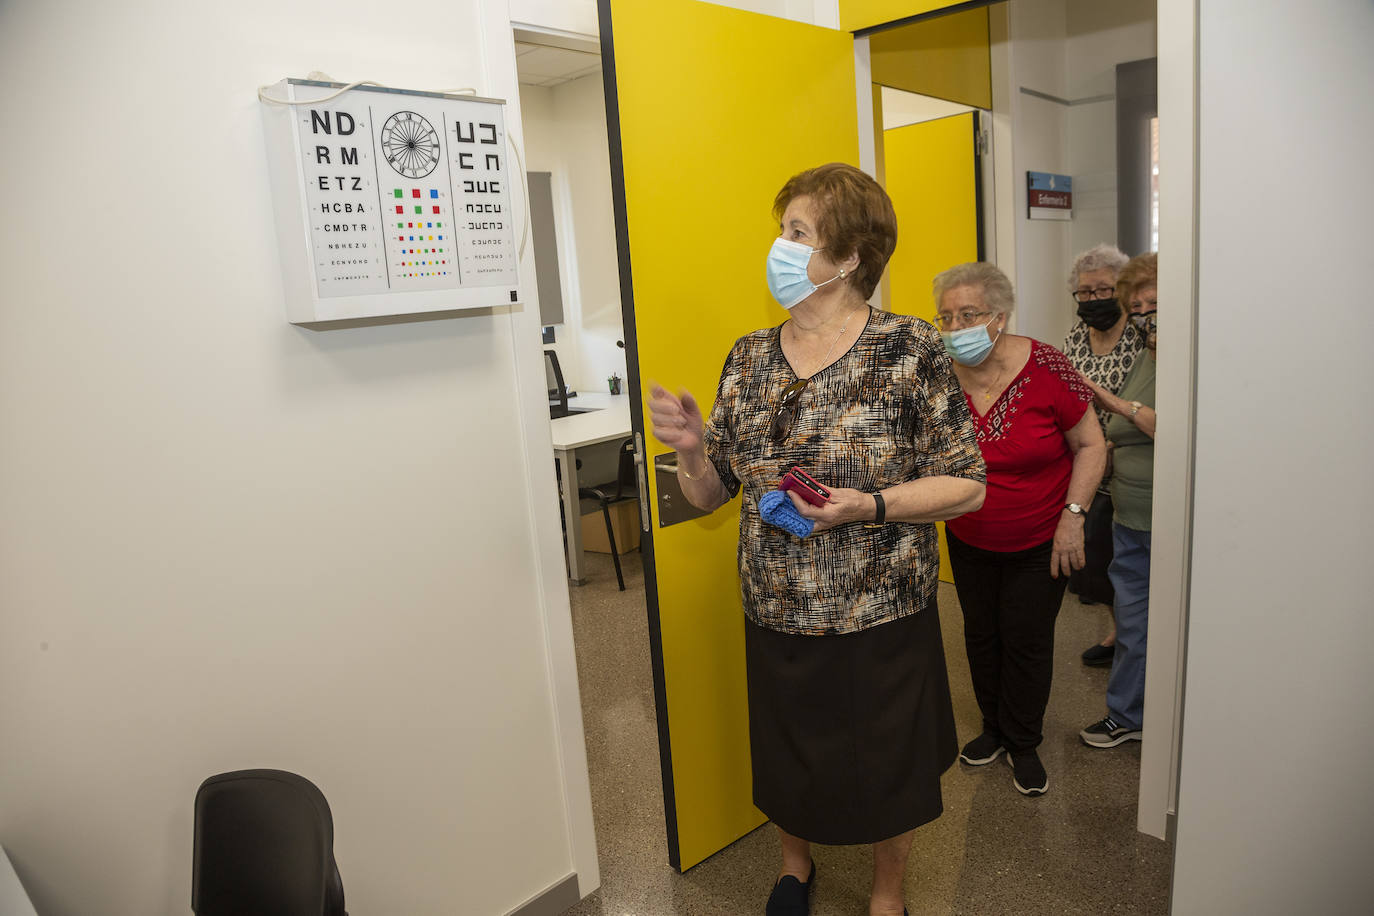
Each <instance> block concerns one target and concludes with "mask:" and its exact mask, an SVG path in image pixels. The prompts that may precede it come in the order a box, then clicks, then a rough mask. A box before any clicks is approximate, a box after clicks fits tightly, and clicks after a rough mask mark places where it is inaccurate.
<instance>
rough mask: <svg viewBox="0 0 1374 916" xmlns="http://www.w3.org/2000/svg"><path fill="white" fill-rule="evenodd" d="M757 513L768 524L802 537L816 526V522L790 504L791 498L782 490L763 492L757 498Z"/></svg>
mask: <svg viewBox="0 0 1374 916" xmlns="http://www.w3.org/2000/svg"><path fill="white" fill-rule="evenodd" d="M759 515H762V516H763V520H764V521H765V522H767V523H768V524H770V525H775V526H777V527H778V528H781V529H782V530H783V531H786V532H788V533H790V534H795V535H796V536H797V537H799V538H804V537H806V536H807V535H808V534H810V533H811V529H813V528H815V527H816V523H815V522H813V521H811V519H809V518H806V517H805V516H804V515H802V514H801V513H800V512H798V511H797V507H796V506H794V505H792V500H791V498H790V497H788V495H787V494H786V493H785V492H783V491H782V490H774V491H773V492H771V493H765V494H764V495H763V496H762V497H761V498H760V499H759Z"/></svg>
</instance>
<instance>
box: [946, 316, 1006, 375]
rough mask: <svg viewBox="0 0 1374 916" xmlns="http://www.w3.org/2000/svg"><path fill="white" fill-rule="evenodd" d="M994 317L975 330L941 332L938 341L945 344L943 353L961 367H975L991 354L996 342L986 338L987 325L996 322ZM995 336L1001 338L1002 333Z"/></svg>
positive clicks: (964, 329)
mask: <svg viewBox="0 0 1374 916" xmlns="http://www.w3.org/2000/svg"><path fill="white" fill-rule="evenodd" d="M996 318H997V316H996V315H994V316H992V318H989V319H988V323H987V324H980V325H978V326H977V327H975V328H963V329H961V330H958V331H941V332H940V339H941V340H943V341H944V342H945V352H946V353H948V354H949V357H950V359H952V360H954V361H955V362H956V363H958V364H959V365H961V366H976V365H978V364H979V363H981V362H982V361H983V360H985V359H987V358H988V354H989V353H991V352H992V346H993V344H995V343H996V342H997V341H996V339H995V338H991V337H988V325H990V324H992V322H993V321H994V320H996ZM997 336H998V337H1001V336H1002V332H1001V331H998V332H997Z"/></svg>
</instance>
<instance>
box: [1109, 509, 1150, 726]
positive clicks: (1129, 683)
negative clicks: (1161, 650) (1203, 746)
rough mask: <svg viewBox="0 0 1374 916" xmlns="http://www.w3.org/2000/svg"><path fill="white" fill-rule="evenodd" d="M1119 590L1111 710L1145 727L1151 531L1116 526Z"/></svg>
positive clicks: (1115, 583)
mask: <svg viewBox="0 0 1374 916" xmlns="http://www.w3.org/2000/svg"><path fill="white" fill-rule="evenodd" d="M1112 547H1113V549H1114V553H1113V555H1112V565H1111V566H1110V567H1109V568H1108V570H1107V575H1108V576H1109V577H1110V578H1111V580H1112V588H1114V589H1115V590H1116V603H1115V605H1114V606H1113V608H1112V612H1113V614H1114V615H1115V617H1116V653H1115V654H1114V655H1113V656H1112V674H1111V677H1110V678H1108V680H1107V712H1108V713H1110V714H1111V717H1112V718H1113V719H1115V720H1116V724H1118V725H1123V726H1125V727H1126V728H1134V729H1138V728H1140V727H1141V726H1142V725H1143V724H1144V721H1145V643H1146V637H1147V635H1148V633H1149V629H1150V532H1148V531H1137V530H1135V529H1134V528H1127V527H1126V526H1125V525H1118V524H1113V525H1112Z"/></svg>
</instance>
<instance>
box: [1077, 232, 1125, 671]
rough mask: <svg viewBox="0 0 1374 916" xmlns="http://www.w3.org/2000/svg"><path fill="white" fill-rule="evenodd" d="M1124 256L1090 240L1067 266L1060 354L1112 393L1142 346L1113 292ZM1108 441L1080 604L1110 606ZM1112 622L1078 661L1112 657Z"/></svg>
mask: <svg viewBox="0 0 1374 916" xmlns="http://www.w3.org/2000/svg"><path fill="white" fill-rule="evenodd" d="M1127 260H1128V259H1127V257H1126V255H1125V254H1124V253H1122V251H1121V249H1119V248H1117V247H1116V246H1115V245H1106V244H1102V245H1094V246H1093V247H1092V248H1089V249H1088V250H1087V251H1085V252H1083V253H1082V254H1080V255H1079V256H1078V257H1077V258H1075V259H1074V262H1073V269H1072V270H1071V271H1069V292H1070V293H1071V294H1072V295H1073V301H1074V308H1075V311H1076V312H1077V314H1078V323H1077V324H1075V325H1074V326H1073V327H1072V328H1071V329H1070V330H1069V333H1068V336H1067V337H1065V338H1064V355H1065V356H1067V357H1068V358H1069V362H1071V363H1073V365H1074V368H1075V369H1077V370H1078V371H1079V372H1081V373H1083V376H1084V377H1085V378H1086V379H1087V380H1088V381H1089V382H1091V383H1093V384H1094V385H1097V386H1099V387H1100V388H1102V389H1103V390H1104V391H1107V392H1110V393H1111V394H1117V393H1118V392H1120V391H1121V386H1122V385H1123V384H1125V382H1126V377H1127V376H1128V375H1130V374H1131V369H1132V368H1133V367H1134V366H1135V361H1136V357H1137V356H1139V355H1140V353H1141V351H1142V349H1143V348H1144V344H1143V341H1142V340H1141V339H1140V335H1139V334H1138V333H1136V330H1135V328H1134V327H1133V326H1132V325H1131V323H1130V322H1128V321H1127V320H1126V309H1125V308H1124V307H1123V301H1122V299H1121V297H1120V296H1118V295H1117V293H1118V290H1117V283H1116V278H1117V274H1118V273H1120V272H1121V268H1123V267H1125V266H1126V261H1127ZM1110 416H1111V414H1110V413H1108V412H1107V411H1106V410H1105V409H1104V408H1102V407H1098V408H1097V419H1098V422H1099V423H1100V424H1101V426H1102V431H1103V433H1104V434H1105V433H1106V431H1107V418H1108V417H1110ZM1111 447H1112V446H1111V443H1110V442H1109V443H1108V444H1107V454H1108V460H1107V472H1106V473H1105V474H1103V475H1102V483H1101V484H1099V485H1098V488H1097V495H1096V496H1094V497H1093V503H1092V507H1091V508H1090V509H1089V510H1088V518H1087V521H1085V522H1084V524H1083V558H1084V563H1083V568H1082V569H1079V570H1075V571H1074V572H1073V574H1072V575H1070V576H1069V591H1071V592H1073V593H1074V594H1076V595H1078V598H1079V600H1080V601H1082V602H1083V603H1084V604H1105V605H1106V606H1107V607H1109V608H1110V607H1111V606H1112V599H1113V597H1114V596H1113V593H1112V583H1111V579H1110V578H1109V577H1108V576H1107V567H1108V566H1110V565H1111V562H1112V493H1111V473H1112V471H1111ZM1115 645H1116V627H1115V625H1113V626H1112V631H1111V632H1110V633H1109V634H1108V635H1107V637H1106V638H1105V639H1103V640H1102V641H1101V642H1098V643H1093V644H1092V645H1091V646H1089V647H1088V648H1087V649H1085V650H1084V651H1083V664H1085V665H1093V666H1102V665H1110V664H1111V663H1112V653H1113V651H1115V650H1114V646H1115Z"/></svg>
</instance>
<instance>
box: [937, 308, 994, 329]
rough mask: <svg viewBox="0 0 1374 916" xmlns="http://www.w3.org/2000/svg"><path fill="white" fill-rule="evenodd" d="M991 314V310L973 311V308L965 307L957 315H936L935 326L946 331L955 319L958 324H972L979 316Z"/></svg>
mask: <svg viewBox="0 0 1374 916" xmlns="http://www.w3.org/2000/svg"><path fill="white" fill-rule="evenodd" d="M991 314H992V311H991V310H989V311H986V312H975V311H974V310H973V309H965V310H964V311H962V312H959V313H958V314H957V315H936V316H935V326H936V327H937V328H939V329H940V330H942V331H948V330H949V326H950V325H952V324H954V322H956V321H957V322H959V323H960V324H965V325H967V324H973V323H974V322H975V321H977V320H978V319H979V318H982V317H983V316H984V315H991Z"/></svg>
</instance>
